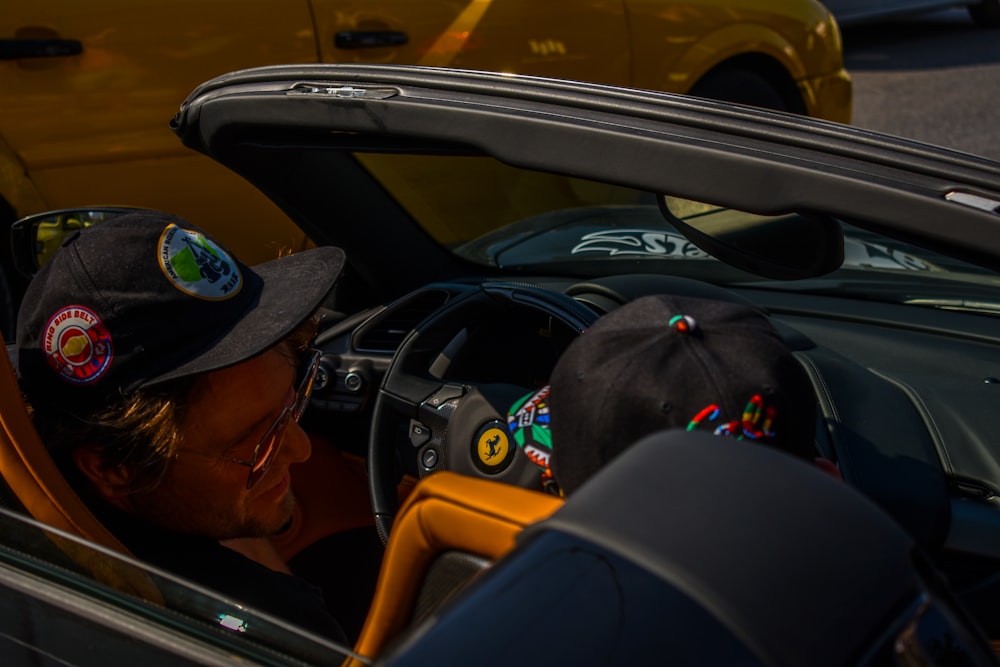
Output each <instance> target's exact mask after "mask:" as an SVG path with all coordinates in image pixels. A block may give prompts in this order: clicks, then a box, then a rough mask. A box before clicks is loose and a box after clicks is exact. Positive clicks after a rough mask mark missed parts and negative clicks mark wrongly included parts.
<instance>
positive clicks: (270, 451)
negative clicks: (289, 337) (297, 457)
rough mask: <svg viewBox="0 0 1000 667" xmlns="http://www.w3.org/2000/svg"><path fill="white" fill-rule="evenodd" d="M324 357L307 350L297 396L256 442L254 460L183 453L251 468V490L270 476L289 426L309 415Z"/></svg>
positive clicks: (313, 349)
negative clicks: (303, 414)
mask: <svg viewBox="0 0 1000 667" xmlns="http://www.w3.org/2000/svg"><path fill="white" fill-rule="evenodd" d="M322 356H323V353H322V352H320V351H319V350H317V349H315V348H308V349H307V350H306V354H305V355H304V356H303V358H302V363H301V365H300V366H299V369H298V372H297V373H296V377H295V395H294V396H292V400H291V402H290V403H288V404H287V405H285V407H284V408H282V410H281V413H280V414H279V415H278V417H277V418H276V419H275V420H274V422H273V423H272V424H271V426H270V427H268V429H267V431H266V432H265V433H264V435H263V436H262V437H261V439H260V440H258V441H257V446H256V447H254V450H253V456H252V457H251V458H250V459H249V460H247V459H241V458H236V457H234V456H212V455H210V454H202V453H201V452H196V451H192V450H183V451H186V452H188V453H191V454H197V455H199V456H207V457H210V458H215V459H219V460H220V461H231V462H233V463H238V464H240V465H241V466H246V467H248V468H250V471H249V472H248V473H247V487H246V488H247V489H252V488H253V487H254V485H255V484H257V482H259V481H260V480H261V478H263V477H264V475H266V474H267V471H268V468H270V467H271V463H272V462H273V461H274V457H275V456H277V454H278V451H279V450H280V449H281V444H282V442H284V439H285V432H286V431H287V430H288V425H289V424H290V423H291V422H293V421H295V422H297V421H299V419H300V418H301V417H302V413H303V412H305V411H306V407H307V406H308V405H309V397H310V396H311V395H312V390H313V386H314V385H315V384H316V375H317V373H318V372H319V360H320V357H322Z"/></svg>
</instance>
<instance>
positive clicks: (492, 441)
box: [472, 421, 514, 475]
mask: <svg viewBox="0 0 1000 667" xmlns="http://www.w3.org/2000/svg"><path fill="white" fill-rule="evenodd" d="M513 453H514V450H513V448H512V447H511V446H510V437H509V436H508V435H507V429H506V428H505V427H504V425H503V424H501V423H500V422H498V421H497V422H490V423H488V424H486V425H484V426H483V427H481V428H480V429H479V431H478V432H477V434H476V441H475V444H474V446H473V457H472V460H473V462H474V463H475V464H476V467H477V468H479V470H481V471H482V472H485V473H488V474H493V475H495V474H496V473H498V472H501V471H503V470H504V469H506V468H507V466H508V465H510V461H511V459H512V458H513V456H512V455H513Z"/></svg>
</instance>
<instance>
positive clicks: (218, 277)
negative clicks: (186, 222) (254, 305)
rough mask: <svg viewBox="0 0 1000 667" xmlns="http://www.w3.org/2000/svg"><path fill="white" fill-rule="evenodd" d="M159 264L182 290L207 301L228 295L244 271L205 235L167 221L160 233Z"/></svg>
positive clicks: (236, 288)
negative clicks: (166, 225)
mask: <svg viewBox="0 0 1000 667" xmlns="http://www.w3.org/2000/svg"><path fill="white" fill-rule="evenodd" d="M160 268H161V269H162V270H163V273H164V275H166V276H167V279H168V280H170V282H171V283H172V284H173V285H174V287H176V288H177V289H179V290H180V291H182V292H184V293H185V294H189V295H191V296H193V297H197V298H199V299H206V300H209V301H221V300H224V299H229V298H231V297H233V296H236V294H238V293H239V291H240V288H242V287H243V275H242V274H241V273H240V269H239V266H238V265H237V264H236V262H235V261H234V260H233V258H232V257H230V256H229V253H228V252H226V251H225V250H223V249H222V248H221V247H220V246H218V245H217V244H216V243H214V242H213V241H212V240H211V239H208V238H207V237H205V235H203V234H201V233H199V232H194V231H190V230H187V229H181V228H180V227H178V226H177V225H169V226H168V227H167V228H166V229H165V230H163V234H162V235H161V236H160Z"/></svg>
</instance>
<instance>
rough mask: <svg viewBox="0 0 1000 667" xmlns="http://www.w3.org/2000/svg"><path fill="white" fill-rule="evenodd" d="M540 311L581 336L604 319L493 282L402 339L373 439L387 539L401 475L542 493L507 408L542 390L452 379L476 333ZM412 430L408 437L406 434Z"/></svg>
mask: <svg viewBox="0 0 1000 667" xmlns="http://www.w3.org/2000/svg"><path fill="white" fill-rule="evenodd" d="M524 309H530V310H534V311H537V312H539V313H541V314H543V315H545V316H547V317H548V318H549V320H550V321H556V322H559V323H561V324H562V325H565V327H567V328H568V329H569V330H570V331H571V332H573V333H574V334H577V335H578V334H579V333H581V332H583V331H584V330H585V329H586V328H587V327H589V326H590V325H591V324H592V323H593V322H594V321H595V320H596V319H597V317H598V315H597V314H596V313H595V312H594V311H592V310H590V309H589V308H587V307H586V306H584V305H583V304H581V303H579V302H578V301H575V300H574V299H573V298H571V297H569V296H566V295H565V294H560V293H558V292H552V291H549V290H545V289H541V288H538V287H533V286H528V285H520V284H518V285H514V284H509V283H491V284H486V285H482V286H480V287H479V288H477V289H475V290H472V291H470V292H468V293H465V294H463V295H461V296H458V297H455V298H453V299H452V300H450V301H449V302H448V303H446V304H445V305H444V306H442V307H441V308H440V309H439V310H438V311H437V312H435V313H434V314H433V315H431V316H430V317H429V318H427V319H426V320H424V321H423V322H422V323H421V324H420V325H418V326H417V327H416V328H415V329H414V330H412V331H411V332H410V333H409V335H408V336H407V337H406V338H405V339H404V340H403V342H402V343H401V344H400V346H399V348H398V349H397V350H396V353H395V354H394V355H393V358H392V361H391V362H390V364H389V367H388V369H387V370H386V372H385V376H384V377H383V379H382V385H381V386H380V387H379V391H378V394H377V395H376V397H375V403H374V407H373V411H372V426H371V432H370V436H369V441H368V485H369V492H370V494H371V502H372V511H373V512H374V515H375V527H376V528H377V530H378V533H379V537H380V538H381V539H382V543H383V544H385V542H386V541H387V540H388V538H389V532H390V531H391V529H392V520H393V518H394V516H395V514H396V510H397V505H398V503H397V485H398V483H399V480H400V479H401V475H402V473H403V472H411V473H415V474H416V475H417V476H418V477H424V476H426V475H429V474H431V473H434V472H437V471H440V470H453V471H456V472H460V473H463V474H466V475H471V476H475V477H482V478H486V479H495V480H500V481H504V482H507V483H510V484H516V485H519V486H524V487H528V488H539V489H540V488H541V477H540V475H539V470H538V468H537V467H536V466H535V465H534V464H533V463H531V462H530V461H529V460H528V458H527V457H526V456H524V454H523V453H521V452H519V451H518V448H517V447H516V446H515V445H514V443H513V442H512V441H511V440H510V438H509V436H508V430H507V422H506V413H507V408H508V407H509V406H510V405H511V404H512V403H513V402H514V401H516V400H517V399H518V398H521V397H522V396H524V395H526V394H527V393H528V392H530V391H532V390H534V389H538V388H539V387H524V386H516V385H511V384H499V383H476V382H471V381H465V380H463V381H447V380H440V379H438V378H440V377H444V376H445V375H446V373H445V372H444V371H446V370H447V367H448V365H449V364H450V362H451V360H452V359H455V358H456V355H457V354H459V353H460V352H461V349H462V346H463V344H464V343H465V342H466V340H467V336H468V331H469V327H470V326H473V325H475V324H476V323H480V322H484V321H488V320H490V319H491V318H497V317H506V318H516V317H518V314H519V313H520V314H521V315H522V316H523V315H524ZM404 429H405V431H404Z"/></svg>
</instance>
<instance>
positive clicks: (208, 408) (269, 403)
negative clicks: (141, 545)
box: [129, 349, 311, 540]
mask: <svg viewBox="0 0 1000 667" xmlns="http://www.w3.org/2000/svg"><path fill="white" fill-rule="evenodd" d="M294 376H295V368H294V367H293V364H292V361H291V360H290V359H289V356H288V355H287V354H283V353H282V352H280V351H279V350H277V349H271V350H269V351H267V352H265V353H264V354H262V355H260V356H258V357H255V358H253V359H250V360H249V361H245V362H243V363H241V364H238V365H236V366H232V367H230V368H225V369H222V370H219V371H213V372H211V373H208V374H206V375H205V377H204V378H203V380H202V381H200V382H199V384H198V385H197V386H196V387H195V389H194V391H193V393H192V395H191V401H190V404H189V408H188V413H187V415H186V418H185V420H184V424H183V428H182V439H181V443H180V448H181V450H183V451H181V452H180V453H179V454H178V455H177V457H176V458H175V459H174V460H173V461H172V462H171V464H170V465H169V466H168V468H167V473H166V475H165V476H164V478H163V480H162V482H161V483H160V484H159V485H158V486H157V487H156V488H155V489H153V490H152V491H150V492H148V493H138V494H135V495H133V496H131V498H130V501H129V502H130V506H131V510H132V511H133V513H134V514H136V515H137V516H139V517H140V518H143V519H145V520H147V521H149V522H151V523H153V524H155V525H158V526H161V527H163V528H165V529H167V530H171V531H176V532H185V533H196V534H200V535H206V536H209V537H213V538H215V539H220V540H222V539H229V538H234V537H261V536H265V535H272V534H274V533H276V532H277V531H279V530H280V529H281V528H283V527H284V526H285V525H286V524H287V523H288V521H289V520H290V519H291V516H292V510H293V509H294V507H295V497H294V496H293V495H292V490H291V486H290V476H289V465H290V464H292V463H298V462H301V461H305V460H306V459H307V458H309V455H310V453H311V447H310V444H309V439H308V437H307V436H306V434H305V432H303V431H302V429H301V428H300V427H299V425H298V424H297V423H295V422H294V421H293V422H291V423H289V425H288V427H287V429H286V430H285V433H284V441H283V443H282V445H281V448H280V450H279V451H278V453H277V454H276V455H275V457H274V459H273V460H272V463H271V466H270V468H269V469H268V471H267V472H266V473H265V474H264V476H263V477H262V478H261V479H260V481H259V482H257V484H256V485H254V487H253V488H251V489H247V488H246V483H247V473H248V472H249V469H248V468H247V467H246V466H244V465H240V464H239V463H236V462H234V461H230V460H226V459H227V457H232V458H239V459H244V460H250V459H251V458H252V457H253V452H254V448H255V447H256V445H257V443H258V441H259V440H260V439H261V437H262V436H263V435H264V433H265V432H266V431H267V429H268V428H269V427H270V426H271V424H273V423H274V420H275V419H277V418H278V416H279V415H280V414H281V411H282V409H283V408H284V407H285V406H286V405H288V404H289V403H290V402H291V400H292V396H293V392H294V391H295V387H293V384H294ZM219 457H222V458H219Z"/></svg>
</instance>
